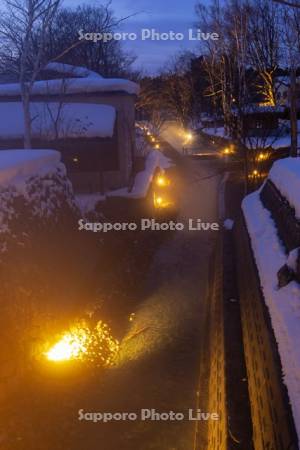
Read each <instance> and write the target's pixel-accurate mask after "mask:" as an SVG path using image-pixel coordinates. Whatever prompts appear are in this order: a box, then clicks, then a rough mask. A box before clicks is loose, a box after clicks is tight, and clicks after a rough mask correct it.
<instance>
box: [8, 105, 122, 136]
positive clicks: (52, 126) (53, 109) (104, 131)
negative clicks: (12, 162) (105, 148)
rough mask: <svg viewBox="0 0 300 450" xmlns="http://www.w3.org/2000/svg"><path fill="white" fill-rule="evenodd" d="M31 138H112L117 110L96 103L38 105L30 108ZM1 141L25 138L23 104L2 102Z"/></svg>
mask: <svg viewBox="0 0 300 450" xmlns="http://www.w3.org/2000/svg"><path fill="white" fill-rule="evenodd" d="M30 114H31V117H32V136H33V137H35V138H36V137H38V138H45V139H47V140H50V139H55V137H56V136H58V137H59V138H74V137H87V138H94V137H102V138H105V137H112V136H113V133H114V125H115V120H116V111H115V108H113V107H112V106H108V105H99V104H94V103H65V104H60V103H54V102H53V103H52V102H50V103H37V102H32V103H31V105H30ZM0 117H1V121H0V139H22V138H23V136H24V113H23V107H22V103H21V102H7V103H1V102H0Z"/></svg>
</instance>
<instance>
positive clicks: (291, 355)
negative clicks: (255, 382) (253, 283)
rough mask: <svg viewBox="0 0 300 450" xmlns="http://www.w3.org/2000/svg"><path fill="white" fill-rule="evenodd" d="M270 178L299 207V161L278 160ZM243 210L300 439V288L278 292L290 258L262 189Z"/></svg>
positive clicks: (294, 285)
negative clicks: (280, 272)
mask: <svg viewBox="0 0 300 450" xmlns="http://www.w3.org/2000/svg"><path fill="white" fill-rule="evenodd" d="M270 178H271V180H272V181H273V182H274V183H275V184H276V186H277V187H278V189H280V190H281V192H282V194H283V195H284V196H286V197H287V198H288V200H289V201H290V203H291V205H293V206H295V207H297V208H299V204H300V202H299V185H300V160H299V159H295V158H293V159H291V158H288V159H283V160H280V161H276V163H275V164H274V166H273V168H272V170H271V173H270ZM242 208H243V212H244V215H245V219H246V223H247V228H248V231H249V235H250V238H251V244H252V249H253V252H254V256H255V260H256V264H257V267H258V272H259V276H260V282H261V287H262V291H263V294H264V298H265V301H266V304H267V306H268V308H269V312H270V316H271V321H272V326H273V329H274V333H275V337H276V340H277V343H278V348H279V353H280V357H281V363H282V369H283V376H284V381H285V384H286V386H287V388H288V393H289V397H290V402H291V405H292V411H293V415H294V419H295V424H296V428H297V432H298V436H300V345H299V343H300V286H299V284H298V283H297V282H295V281H292V282H290V283H289V284H288V285H287V286H285V287H282V288H281V289H278V281H277V272H278V271H279V269H280V268H281V267H282V266H283V265H284V264H286V263H287V260H288V255H287V254H286V252H285V249H284V247H283V244H282V243H281V241H280V240H279V238H278V234H277V229H276V226H275V223H274V221H273V219H272V217H271V214H270V212H269V211H268V210H267V209H265V208H264V206H263V204H262V202H261V200H260V190H259V191H256V192H254V193H252V194H250V195H248V196H247V197H246V198H245V199H244V201H243V205H242ZM297 211H300V210H299V209H297ZM297 214H298V213H297Z"/></svg>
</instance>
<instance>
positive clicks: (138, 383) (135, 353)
mask: <svg viewBox="0 0 300 450" xmlns="http://www.w3.org/2000/svg"><path fill="white" fill-rule="evenodd" d="M188 165H189V167H188V170H187V172H186V183H185V184H184V187H183V192H182V197H181V198H182V200H181V212H180V217H179V218H178V221H180V222H187V221H188V219H190V218H194V219H196V218H197V219H198V218H200V219H202V221H204V222H211V221H213V222H216V221H218V190H219V186H220V176H215V177H214V176H212V177H209V178H207V177H208V176H209V175H213V174H215V173H217V172H218V170H217V167H216V165H215V163H210V162H208V161H205V162H204V161H199V160H197V161H192V160H191V161H189V162H188ZM202 178H204V179H203V180H202V181H201V179H202ZM196 180H198V181H196ZM192 181H194V182H192ZM218 238H219V233H218V232H214V231H209V232H207V231H188V230H185V231H178V232H175V233H174V234H172V235H170V237H169V238H168V239H166V240H165V241H164V243H163V245H162V246H161V247H160V248H159V249H158V251H157V253H156V255H155V258H154V261H153V266H152V268H151V269H150V271H149V274H148V279H147V283H146V284H147V290H146V296H145V299H144V301H143V302H142V303H141V304H140V306H139V308H138V310H137V311H136V315H135V320H134V321H133V323H132V327H131V329H130V330H129V332H128V334H127V336H126V337H125V339H124V341H123V344H122V353H121V355H122V356H121V361H120V367H119V368H117V369H115V370H114V371H113V372H114V373H112V374H111V377H110V380H109V381H108V382H106V383H105V392H106V393H105V395H104V397H107V400H105V399H104V398H102V405H101V410H102V411H103V410H108V411H111V410H116V411H140V410H141V409H142V408H155V409H156V410H157V411H177V412H178V411H179V412H183V413H185V414H186V413H187V410H188V409H189V408H191V409H195V408H196V402H197V397H196V391H197V385H198V382H199V357H200V344H201V341H202V343H203V340H204V341H205V336H203V333H202V332H201V331H202V329H203V327H202V323H203V320H204V317H205V312H206V305H207V299H208V272H209V264H210V261H211V257H212V254H213V250H214V247H215V243H216V242H217V240H218ZM204 344H205V342H204ZM204 346H205V345H204ZM202 361H205V358H204V359H203V358H202ZM204 372H205V371H204ZM206 382H207V380H206V379H203V380H202V384H201V385H202V386H203V390H205V389H206ZM108 392H110V393H113V395H108ZM94 401H95V405H94V407H92V406H91V405H90V404H89V410H98V411H99V401H97V400H96V398H95V400H94ZM200 407H202V409H203V410H204V409H205V405H200ZM105 408H106V409H105ZM80 426H82V427H85V426H86V425H85V424H81V425H80ZM89 430H90V432H89V434H88V436H87V434H86V432H85V431H84V429H82V436H83V435H84V436H85V448H86V449H87V450H94V449H96V448H98V447H97V442H99V440H101V441H102V442H105V446H103V447H102V446H101V448H102V449H103V450H115V449H116V448H122V450H127V449H128V450H129V449H130V450H148V449H149V450H150V449H157V450H165V449H171V448H172V449H176V450H189V449H191V450H192V449H193V440H194V432H195V422H191V421H182V422H173V423H171V422H139V423H136V422H132V423H129V422H128V421H127V422H126V423H124V424H123V423H122V424H120V423H117V424H115V425H112V426H111V427H110V426H109V427H108V426H107V425H103V424H102V425H101V424H97V425H94V428H93V430H91V428H89ZM204 441H205V439H204V436H203V443H204Z"/></svg>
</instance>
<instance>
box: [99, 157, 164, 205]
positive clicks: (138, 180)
mask: <svg viewBox="0 0 300 450" xmlns="http://www.w3.org/2000/svg"><path fill="white" fill-rule="evenodd" d="M145 166H146V167H145V170H143V171H142V172H138V173H137V175H136V177H135V181H134V185H133V188H132V190H131V192H128V189H127V188H122V189H117V190H115V191H111V192H109V193H108V194H107V196H110V197H127V198H143V197H146V195H147V193H148V190H149V188H150V185H151V182H152V180H153V176H154V174H155V171H156V169H161V170H165V169H168V168H170V167H171V166H172V162H171V161H170V160H169V159H168V158H166V157H165V156H164V155H163V154H162V153H161V152H160V151H157V150H152V151H151V152H150V153H149V155H148V157H147V159H146V165H145Z"/></svg>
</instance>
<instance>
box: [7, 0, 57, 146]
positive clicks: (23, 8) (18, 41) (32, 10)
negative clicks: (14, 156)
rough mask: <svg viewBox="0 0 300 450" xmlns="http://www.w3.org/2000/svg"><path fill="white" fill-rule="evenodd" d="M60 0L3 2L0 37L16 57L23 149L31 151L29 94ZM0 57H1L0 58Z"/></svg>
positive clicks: (10, 54) (41, 61)
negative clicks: (22, 120)
mask: <svg viewBox="0 0 300 450" xmlns="http://www.w3.org/2000/svg"><path fill="white" fill-rule="evenodd" d="M59 3H60V0H5V5H6V11H5V13H4V14H3V15H2V18H1V21H0V36H2V37H3V38H4V40H5V43H6V48H9V50H10V53H9V56H10V58H11V62H13V55H14V54H17V55H18V56H19V82H20V88H21V97H22V104H23V111H24V148H27V149H28V148H31V121H32V119H31V115H30V95H31V91H32V88H33V84H34V82H35V80H36V78H37V75H38V73H39V72H40V70H41V67H42V64H43V62H44V51H45V42H46V38H47V35H48V31H49V27H50V25H51V23H52V21H53V19H54V16H55V14H56V13H57V9H58V7H59ZM37 36H38V45H37V51H36V53H35V58H34V62H33V64H31V61H30V59H31V55H32V50H33V48H32V45H33V38H36V37H37ZM2 56H3V55H2Z"/></svg>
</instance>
